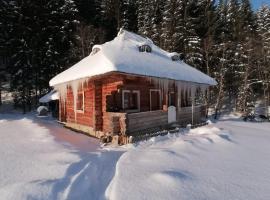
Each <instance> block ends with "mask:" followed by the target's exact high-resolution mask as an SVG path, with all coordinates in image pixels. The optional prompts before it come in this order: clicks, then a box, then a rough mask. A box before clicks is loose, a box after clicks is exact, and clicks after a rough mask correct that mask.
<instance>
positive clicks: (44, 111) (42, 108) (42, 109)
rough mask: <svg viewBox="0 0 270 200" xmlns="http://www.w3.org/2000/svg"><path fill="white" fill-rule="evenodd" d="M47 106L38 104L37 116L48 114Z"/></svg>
mask: <svg viewBox="0 0 270 200" xmlns="http://www.w3.org/2000/svg"><path fill="white" fill-rule="evenodd" d="M48 111H49V110H48V108H47V107H46V106H39V107H38V108H37V112H38V116H46V115H47V114H48Z"/></svg>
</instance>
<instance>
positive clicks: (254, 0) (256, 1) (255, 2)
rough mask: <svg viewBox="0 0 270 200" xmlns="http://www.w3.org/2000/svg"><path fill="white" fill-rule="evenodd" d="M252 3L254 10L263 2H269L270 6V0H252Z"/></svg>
mask: <svg viewBox="0 0 270 200" xmlns="http://www.w3.org/2000/svg"><path fill="white" fill-rule="evenodd" d="M251 4H252V6H253V8H254V10H257V9H258V8H259V7H260V6H261V5H262V4H267V5H269V6H270V0H251Z"/></svg>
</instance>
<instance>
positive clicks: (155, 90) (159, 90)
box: [149, 89, 162, 111]
mask: <svg viewBox="0 0 270 200" xmlns="http://www.w3.org/2000/svg"><path fill="white" fill-rule="evenodd" d="M151 92H158V93H159V103H160V105H159V107H160V109H158V110H162V93H161V89H150V90H149V96H150V109H149V110H150V111H155V110H152V97H151Z"/></svg>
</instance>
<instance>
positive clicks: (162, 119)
mask: <svg viewBox="0 0 270 200" xmlns="http://www.w3.org/2000/svg"><path fill="white" fill-rule="evenodd" d="M175 113H176V120H175V121H174V122H170V120H169V115H170V114H171V113H170V110H169V111H164V110H155V111H146V112H137V113H116V112H106V113H105V114H104V115H103V125H104V126H103V131H104V132H106V133H109V134H112V135H116V134H120V135H123V136H136V135H140V134H144V133H148V132H153V131H160V130H164V129H169V128H170V126H171V125H172V124H174V125H178V126H179V127H185V126H186V125H187V124H198V123H201V122H205V121H206V106H205V105H198V106H194V107H193V108H192V106H191V107H183V108H180V109H178V110H176V112H175Z"/></svg>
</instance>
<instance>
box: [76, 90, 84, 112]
mask: <svg viewBox="0 0 270 200" xmlns="http://www.w3.org/2000/svg"><path fill="white" fill-rule="evenodd" d="M77 110H83V93H79V94H78V98H77Z"/></svg>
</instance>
